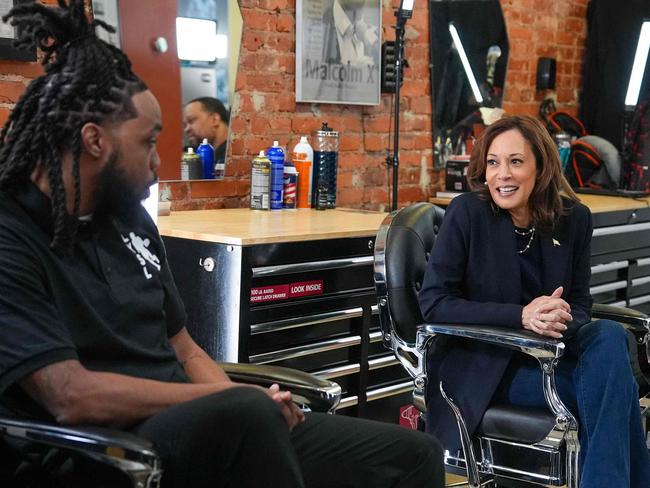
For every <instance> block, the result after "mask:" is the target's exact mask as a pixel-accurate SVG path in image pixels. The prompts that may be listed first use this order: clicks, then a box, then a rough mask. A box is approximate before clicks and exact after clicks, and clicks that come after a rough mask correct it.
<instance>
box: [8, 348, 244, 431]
mask: <svg viewBox="0 0 650 488" xmlns="http://www.w3.org/2000/svg"><path fill="white" fill-rule="evenodd" d="M20 386H21V387H22V388H23V389H24V390H25V391H26V392H27V393H28V394H29V395H30V396H31V397H32V398H33V399H34V400H35V401H37V402H38V403H39V404H41V405H42V406H43V407H44V408H45V409H47V410H48V411H49V412H50V413H51V414H52V415H53V416H54V418H55V419H56V420H57V421H58V422H59V423H61V424H67V425H78V424H93V425H111V426H115V427H127V426H130V425H132V424H134V423H136V422H138V421H140V420H142V419H145V418H147V417H150V416H151V415H154V414H155V413H157V412H159V411H160V410H163V409H165V408H167V407H171V406H173V405H176V404H179V403H182V402H186V401H190V400H194V399H195V398H199V397H202V396H206V395H209V394H211V393H216V392H219V391H223V390H225V389H227V388H231V387H233V386H238V385H236V384H235V383H232V382H230V380H226V381H218V382H213V383H209V384H207V383H203V384H185V383H167V382H162V381H155V380H149V379H144V378H136V377H132V376H126V375H121V374H115V373H104V372H99V371H90V370H88V369H86V368H85V367H84V366H83V365H82V364H81V363H80V362H79V361H77V360H69V361H61V362H58V363H54V364H51V365H49V366H45V367H44V368H41V369H39V370H38V371H36V372H35V373H32V374H31V375H29V376H27V377H26V378H24V379H23V380H21V381H20Z"/></svg>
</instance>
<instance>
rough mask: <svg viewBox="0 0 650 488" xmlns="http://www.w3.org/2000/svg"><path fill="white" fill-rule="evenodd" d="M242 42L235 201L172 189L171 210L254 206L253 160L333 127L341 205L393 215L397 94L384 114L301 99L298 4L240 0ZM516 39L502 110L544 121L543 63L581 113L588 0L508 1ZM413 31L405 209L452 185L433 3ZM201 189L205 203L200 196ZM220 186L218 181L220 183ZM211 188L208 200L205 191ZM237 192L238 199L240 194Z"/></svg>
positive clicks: (423, 7)
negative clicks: (441, 130) (441, 160)
mask: <svg viewBox="0 0 650 488" xmlns="http://www.w3.org/2000/svg"><path fill="white" fill-rule="evenodd" d="M398 3H399V2H397V1H395V2H391V1H389V0H383V1H382V6H383V21H384V27H383V35H384V38H385V39H393V38H394V36H393V31H392V28H391V26H392V25H393V22H394V16H393V13H392V12H393V7H396V6H397V5H398ZM240 5H241V8H242V14H243V17H244V26H245V27H244V39H243V46H242V51H241V58H240V71H239V73H238V78H237V87H236V89H237V96H236V100H235V106H234V114H233V117H232V139H231V141H232V144H231V158H230V163H229V165H228V167H227V170H226V174H227V179H232V180H236V181H237V182H238V183H237V186H236V188H235V187H234V186H233V184H232V183H230V184H228V185H227V187H228V188H229V189H230V193H231V194H229V195H227V196H225V197H221V196H218V195H217V194H218V193H219V192H220V189H219V186H212V187H207V188H206V187H205V185H204V184H199V183H180V184H174V185H172V187H171V188H170V189H171V190H172V194H173V197H174V198H180V200H176V201H175V202H174V203H173V208H179V209H180V208H201V207H206V206H207V207H210V208H219V207H222V206H245V205H247V204H248V203H247V202H248V200H247V194H248V192H249V172H250V160H251V159H252V157H253V156H254V155H256V154H257V153H258V151H259V150H260V149H264V148H266V147H268V146H269V145H270V144H271V143H272V141H273V140H274V139H278V140H279V141H280V142H281V143H282V144H285V145H288V146H293V144H294V143H295V142H296V140H297V138H298V137H299V135H301V134H305V133H311V132H312V131H313V130H314V129H316V128H318V127H319V126H320V123H321V122H322V121H327V122H329V124H330V125H331V126H332V127H335V128H336V129H337V130H339V131H340V132H341V133H342V137H341V148H340V155H339V161H340V166H339V179H338V186H339V189H338V204H339V205H340V206H348V207H356V208H371V209H385V208H388V202H389V200H388V197H389V190H388V182H389V180H390V178H391V177H390V174H389V173H388V172H387V170H386V165H385V163H384V160H385V157H386V149H387V148H388V135H387V132H388V126H389V123H390V101H391V97H390V96H388V95H382V98H381V104H380V105H379V106H378V107H355V106H341V105H328V104H302V103H299V104H296V102H295V96H294V93H295V56H294V52H295V0H240ZM501 5H502V8H503V10H504V16H505V19H506V25H507V29H508V35H509V38H510V59H509V67H508V74H507V79H506V89H505V99H504V108H505V109H506V110H507V111H508V112H509V113H518V114H522V113H526V114H536V113H537V111H538V107H539V103H540V102H541V100H542V99H543V97H544V96H545V95H546V94H545V93H542V92H537V91H536V90H535V77H536V69H537V58H538V57H540V56H546V57H554V58H556V60H557V78H556V81H557V83H556V86H557V89H556V94H557V107H558V109H563V110H568V111H570V112H573V113H576V112H577V109H578V95H579V89H580V86H581V71H582V59H583V54H584V42H585V36H586V22H585V16H586V5H587V0H569V1H566V2H557V1H554V0H502V1H501ZM414 12H416V13H415V15H414V18H413V19H411V20H410V21H409V23H408V24H407V29H408V30H407V46H406V57H407V58H408V61H409V64H410V69H407V70H406V74H405V83H404V87H403V90H402V100H401V106H402V113H403V117H402V119H401V122H400V124H401V133H400V178H399V181H400V183H399V203H400V205H406V204H408V203H411V202H415V201H419V200H426V199H428V198H429V197H430V196H432V195H434V194H435V192H436V191H438V190H440V189H441V188H442V186H443V185H444V181H443V180H444V174H443V172H441V171H440V170H433V169H432V166H433V165H432V157H433V155H432V149H431V99H430V96H429V93H430V80H429V67H428V63H429V29H428V2H427V1H426V0H416V1H415V8H414ZM195 185H198V186H200V195H201V197H197V195H196V192H195V191H194V190H193V187H194V186H195ZM217 185H219V184H217ZM206 191H207V193H206ZM233 192H235V193H236V194H232V193H233Z"/></svg>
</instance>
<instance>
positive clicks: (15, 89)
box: [0, 81, 26, 104]
mask: <svg viewBox="0 0 650 488" xmlns="http://www.w3.org/2000/svg"><path fill="white" fill-rule="evenodd" d="M25 88H26V85H25V84H23V83H20V82H15V81H0V103H11V104H13V103H16V102H17V101H18V99H19V98H20V96H21V95H22V94H23V92H24V91H25Z"/></svg>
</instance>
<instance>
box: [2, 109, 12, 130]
mask: <svg viewBox="0 0 650 488" xmlns="http://www.w3.org/2000/svg"><path fill="white" fill-rule="evenodd" d="M10 114H11V110H9V109H8V108H0V127H2V126H4V125H5V122H7V119H8V118H9V115H10Z"/></svg>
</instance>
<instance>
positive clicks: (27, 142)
mask: <svg viewBox="0 0 650 488" xmlns="http://www.w3.org/2000/svg"><path fill="white" fill-rule="evenodd" d="M9 19H11V25H13V26H15V27H17V31H18V38H17V39H16V41H15V43H14V45H15V46H16V47H17V48H21V49H25V48H30V49H31V48H34V47H37V48H38V49H40V50H41V51H42V52H43V53H44V56H43V66H44V68H45V74H44V75H43V76H41V77H39V78H36V79H35V80H33V81H32V82H31V83H30V85H29V86H28V87H27V89H26V90H25V93H24V94H23V96H22V97H21V98H20V100H19V101H18V102H17V103H16V106H15V108H14V110H13V111H12V112H11V115H10V116H9V119H8V120H7V122H6V124H5V126H4V127H3V128H2V130H0V190H7V189H10V188H12V187H15V186H16V185H19V184H22V183H24V182H27V181H29V179H30V176H31V174H32V172H33V171H34V169H35V168H36V167H37V165H42V166H43V167H44V168H45V169H46V171H47V177H48V180H49V184H50V191H51V199H52V219H53V221H54V236H53V239H52V243H51V246H52V247H53V248H54V249H57V250H60V251H62V252H64V253H70V252H72V248H73V246H74V241H75V238H76V234H77V226H78V222H79V219H78V217H79V205H80V177H79V159H80V156H81V128H82V127H83V125H84V124H86V123H89V122H92V123H97V124H111V123H116V122H121V121H124V120H127V119H130V118H134V117H136V116H137V111H136V109H135V106H134V105H133V102H132V100H131V97H132V96H133V95H134V94H136V93H139V92H142V91H145V90H146V89H147V86H146V85H145V84H144V82H143V81H142V80H140V79H139V78H138V77H137V76H136V75H135V74H134V73H133V71H132V70H131V63H130V61H129V59H128V58H127V57H126V55H125V54H124V53H123V52H122V51H120V50H119V49H117V48H115V47H113V46H111V45H110V44H108V43H106V42H104V41H102V40H101V39H99V38H98V37H97V35H96V34H95V29H96V27H97V26H101V27H102V28H104V29H106V30H107V31H109V32H115V29H113V28H112V27H110V26H109V25H107V24H105V23H104V22H102V21H99V20H94V21H93V22H89V20H88V18H87V17H86V14H85V9H84V1H83V0H68V1H66V0H58V7H56V6H55V7H46V6H44V5H41V4H40V3H36V2H34V3H30V4H19V5H17V6H15V7H14V8H13V9H12V10H11V11H10V12H9V13H8V14H7V15H5V16H4V17H3V18H2V20H3V21H4V22H7V21H8V20H9ZM66 153H69V154H71V155H72V160H73V167H72V176H73V181H74V188H73V191H74V207H73V210H72V213H70V212H68V209H67V206H66V200H67V198H66V191H65V187H64V184H63V173H62V161H63V155H64V154H66Z"/></svg>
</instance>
